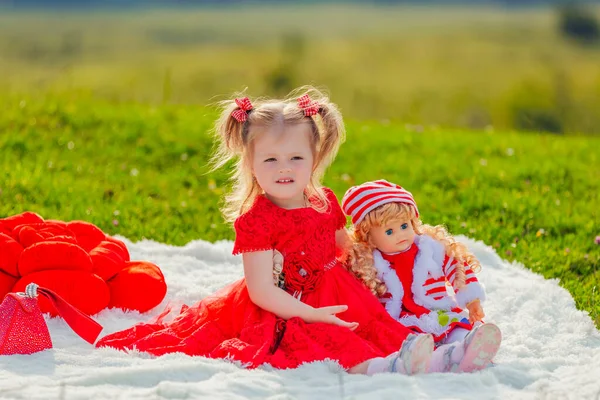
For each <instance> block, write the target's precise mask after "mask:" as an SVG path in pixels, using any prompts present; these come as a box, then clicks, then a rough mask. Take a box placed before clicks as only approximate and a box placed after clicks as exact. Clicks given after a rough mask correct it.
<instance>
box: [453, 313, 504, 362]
mask: <svg viewBox="0 0 600 400" xmlns="http://www.w3.org/2000/svg"><path fill="white" fill-rule="evenodd" d="M501 341H502V333H500V328H498V327H497V326H496V325H494V324H482V325H479V326H476V327H475V328H473V330H472V331H471V332H469V334H468V335H467V336H466V337H465V340H464V342H463V345H464V349H465V353H464V355H463V357H462V359H461V360H460V363H459V364H458V368H457V372H473V371H479V370H482V369H484V368H485V367H486V366H487V365H488V364H489V363H490V362H491V361H492V359H493V358H494V356H495V355H496V353H497V352H498V349H499V348H500V342H501Z"/></svg>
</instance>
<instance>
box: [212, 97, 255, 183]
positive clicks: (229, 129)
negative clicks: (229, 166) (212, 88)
mask: <svg viewBox="0 0 600 400" xmlns="http://www.w3.org/2000/svg"><path fill="white" fill-rule="evenodd" d="M219 105H220V107H221V109H222V110H221V115H220V116H219V118H218V119H217V121H216V122H215V125H214V128H213V130H212V133H213V137H214V140H215V143H216V149H215V151H214V152H213V155H212V157H211V158H210V165H211V169H210V171H211V172H214V171H215V170H217V169H219V168H221V167H222V166H224V165H225V164H226V163H227V162H228V161H230V160H231V159H232V158H234V157H235V156H240V155H242V154H243V152H244V144H245V137H247V136H248V132H247V131H248V129H247V125H248V124H247V123H242V122H239V121H238V120H236V119H235V118H234V117H233V112H234V111H236V110H239V108H240V107H239V106H238V105H237V104H236V103H235V101H234V100H225V101H222V102H220V103H219Z"/></svg>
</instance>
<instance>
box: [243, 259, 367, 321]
mask: <svg viewBox="0 0 600 400" xmlns="http://www.w3.org/2000/svg"><path fill="white" fill-rule="evenodd" d="M243 262H244V275H245V277H246V286H247V287H248V293H249V295H250V299H251V300H252V302H254V304H256V305H257V306H259V307H260V308H263V309H265V310H267V311H270V312H272V313H273V314H275V315H277V316H278V317H280V318H283V319H286V320H287V319H290V318H292V317H300V318H302V319H303V320H304V321H305V322H308V323H311V322H326V323H330V324H334V325H340V326H343V327H346V328H349V329H355V328H356V327H357V326H358V323H356V322H346V321H343V320H341V319H339V318H338V317H336V316H335V314H338V313H341V312H344V311H346V310H347V309H348V307H347V306H345V305H341V306H331V307H320V308H314V307H311V306H309V305H308V304H305V303H303V302H301V301H300V300H298V299H296V298H294V297H293V296H292V295H290V294H289V293H287V292H285V291H283V290H281V289H280V288H278V287H277V286H275V285H274V284H273V250H267V251H256V252H249V253H244V254H243Z"/></svg>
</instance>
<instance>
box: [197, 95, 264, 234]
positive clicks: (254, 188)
mask: <svg viewBox="0 0 600 400" xmlns="http://www.w3.org/2000/svg"><path fill="white" fill-rule="evenodd" d="M219 105H220V107H221V115H220V116H219V118H218V119H217V121H216V122H215V125H214V128H213V132H212V133H213V136H214V139H215V143H216V149H215V150H214V152H213V155H212V157H211V159H210V164H209V165H210V166H211V169H210V172H214V171H215V170H217V169H218V168H221V167H223V166H224V165H225V164H227V162H229V161H230V160H232V159H237V160H236V163H235V168H234V169H233V173H232V174H231V177H230V181H231V182H232V190H231V192H229V193H228V194H227V195H226V196H225V205H224V206H223V207H222V208H221V211H222V213H223V216H224V217H225V220H226V221H227V222H233V221H235V219H236V218H237V217H238V216H239V215H241V214H243V213H244V212H245V211H247V210H248V209H249V208H250V207H251V206H252V204H251V203H253V201H254V199H255V198H256V196H258V195H259V194H260V193H261V189H260V187H259V185H258V183H257V182H256V180H255V179H254V177H253V176H252V172H251V168H250V165H248V163H249V161H250V158H249V157H248V154H247V146H248V126H249V121H247V120H244V121H241V120H240V118H239V116H238V118H236V113H237V114H239V113H240V112H246V113H247V111H246V110H244V109H243V107H240V104H238V102H236V101H235V100H225V101H222V102H220V103H219ZM249 117H250V114H248V118H247V119H249Z"/></svg>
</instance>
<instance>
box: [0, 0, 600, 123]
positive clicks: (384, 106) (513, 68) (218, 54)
mask: <svg viewBox="0 0 600 400" xmlns="http://www.w3.org/2000/svg"><path fill="white" fill-rule="evenodd" d="M596 11H597V10H596ZM598 14H599V15H600V12H599V13H598ZM0 54H1V55H2V56H1V57H0V90H1V91H2V92H3V93H37V92H38V91H40V90H41V91H43V92H48V91H52V92H56V93H65V92H79V91H85V92H87V93H90V94H92V95H94V96H96V97H103V98H105V99H110V100H115V99H116V100H120V101H142V102H145V103H153V104H163V103H178V104H188V105H189V104H206V103H207V102H209V101H211V100H213V96H215V95H219V94H227V93H231V92H233V91H236V90H241V89H243V88H245V87H248V88H249V89H250V92H251V93H254V94H265V95H280V94H283V93H287V91H288V90H289V89H291V88H293V87H296V86H299V85H303V84H307V83H313V84H317V85H321V84H324V85H327V87H328V88H329V89H331V91H332V92H333V93H335V95H336V97H337V98H338V99H339V104H340V105H341V107H342V108H343V110H344V111H345V112H346V114H347V115H348V116H351V117H352V118H355V119H365V118H377V119H379V118H382V119H391V120H397V121H402V122H408V123H412V124H422V125H438V126H443V127H445V128H448V127H454V128H473V129H485V128H486V127H488V126H493V127H494V128H496V129H498V130H500V129H502V130H508V129H524V130H543V131H550V132H587V133H598V126H600V114H598V113H597V112H596V110H598V109H600V69H599V68H598V65H600V46H599V45H598V44H595V45H587V46H584V45H578V44H576V43H573V42H572V41H570V40H567V39H565V38H564V37H562V36H561V35H560V34H559V32H558V29H557V15H556V12H555V10H553V9H528V10H523V9H515V10H509V9H505V8H468V9H467V8H459V7H451V8H444V7H436V8H426V7H412V8H408V7H377V8H375V7H358V6H344V7H340V6H311V7H296V8H294V7H291V6H290V7H273V6H270V7H264V6H260V7H259V6H240V7H235V8H227V9H205V10H185V11H174V10H147V11H143V12H139V11H136V12H120V13H116V12H95V13H86V14H84V13H75V12H73V13H66V14H65V13H55V14H52V13H32V12H26V13H14V12H2V13H0Z"/></svg>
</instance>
